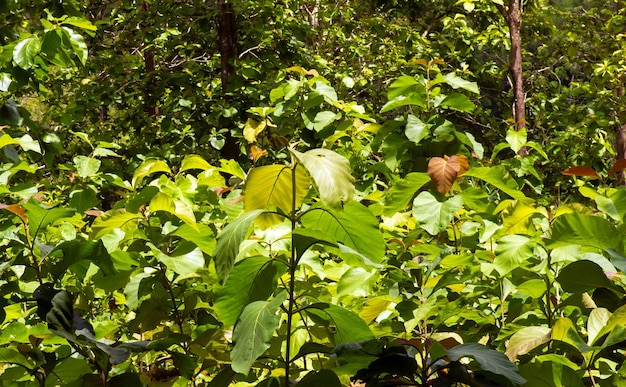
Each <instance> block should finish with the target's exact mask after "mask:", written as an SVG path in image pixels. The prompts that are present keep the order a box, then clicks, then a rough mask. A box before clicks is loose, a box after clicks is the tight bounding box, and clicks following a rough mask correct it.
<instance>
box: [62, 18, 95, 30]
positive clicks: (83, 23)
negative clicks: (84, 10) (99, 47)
mask: <svg viewBox="0 0 626 387" xmlns="http://www.w3.org/2000/svg"><path fill="white" fill-rule="evenodd" d="M63 24H69V25H71V26H74V27H78V28H81V29H83V30H87V31H97V28H96V26H95V25H93V24H92V23H91V22H90V21H89V20H87V19H84V18H82V17H76V16H70V17H68V18H67V19H65V20H63Z"/></svg>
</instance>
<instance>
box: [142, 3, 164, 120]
mask: <svg viewBox="0 0 626 387" xmlns="http://www.w3.org/2000/svg"><path fill="white" fill-rule="evenodd" d="M149 9H150V5H149V4H148V2H147V1H143V2H141V4H140V5H139V10H140V11H141V12H144V13H146V14H147V13H148V11H149ZM145 20H149V18H148V17H147V15H146V18H145ZM141 28H142V29H143V28H147V26H141ZM143 63H144V72H145V75H146V81H145V84H144V89H143V94H144V102H143V109H144V112H145V113H146V116H147V117H148V118H149V119H154V118H156V116H157V115H158V114H159V107H158V106H157V100H156V96H155V90H154V89H155V88H156V74H155V66H154V48H153V47H152V46H151V47H149V48H147V49H146V50H145V51H144V52H143ZM138 128H139V127H138Z"/></svg>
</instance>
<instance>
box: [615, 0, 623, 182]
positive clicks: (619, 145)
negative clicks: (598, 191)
mask: <svg viewBox="0 0 626 387" xmlns="http://www.w3.org/2000/svg"><path fill="white" fill-rule="evenodd" d="M615 6H616V9H615V13H616V14H618V15H620V14H622V13H623V12H624V11H623V7H622V1H621V0H620V1H618V2H617V3H616V5H615ZM625 88H626V86H624V85H622V87H620V88H618V89H617V98H618V100H619V99H622V98H623V97H624V94H625ZM619 116H621V118H622V119H621V120H618V124H617V130H616V133H615V152H616V155H615V156H616V159H617V160H619V159H626V124H625V123H624V120H623V117H624V116H625V115H624V114H619V115H618V117H619ZM617 184H619V185H626V170H621V171H619V172H618V174H617Z"/></svg>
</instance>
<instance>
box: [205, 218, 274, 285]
mask: <svg viewBox="0 0 626 387" xmlns="http://www.w3.org/2000/svg"><path fill="white" fill-rule="evenodd" d="M262 213H263V211H262V210H253V211H250V212H245V213H243V214H242V215H240V216H239V217H237V218H236V219H235V220H233V221H232V222H230V223H229V224H228V225H227V226H226V227H224V229H223V230H222V231H221V232H220V233H219V235H218V236H217V244H216V245H215V251H214V261H215V269H216V270H217V276H218V277H219V279H220V280H221V281H222V282H223V281H225V280H226V279H227V278H228V275H229V274H230V270H231V269H232V268H233V265H234V264H235V258H237V254H238V253H239V245H241V242H243V240H244V239H245V238H246V234H247V233H248V229H249V228H250V225H251V224H252V222H254V220H255V219H256V218H257V217H258V216H259V215H261V214H262Z"/></svg>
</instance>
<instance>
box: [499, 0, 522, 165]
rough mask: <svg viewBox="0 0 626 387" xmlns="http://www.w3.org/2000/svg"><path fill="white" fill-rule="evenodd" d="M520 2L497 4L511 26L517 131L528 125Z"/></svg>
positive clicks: (514, 109) (514, 114) (512, 72)
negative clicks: (507, 4)
mask: <svg viewBox="0 0 626 387" xmlns="http://www.w3.org/2000/svg"><path fill="white" fill-rule="evenodd" d="M520 3H521V0H509V6H508V7H504V6H502V5H499V4H496V6H497V7H498V9H499V10H500V13H502V16H504V19H505V20H506V23H507V25H508V26H509V38H510V39H511V65H510V66H511V67H510V70H511V76H512V78H513V119H514V122H515V130H516V131H519V130H522V129H524V128H525V127H526V101H525V96H524V94H525V93H524V77H523V73H522V72H523V69H522V35H521V30H522V9H521V5H520ZM518 154H519V155H520V156H524V155H526V154H528V149H526V147H523V148H522V149H520V150H519V152H518Z"/></svg>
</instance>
